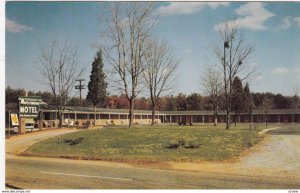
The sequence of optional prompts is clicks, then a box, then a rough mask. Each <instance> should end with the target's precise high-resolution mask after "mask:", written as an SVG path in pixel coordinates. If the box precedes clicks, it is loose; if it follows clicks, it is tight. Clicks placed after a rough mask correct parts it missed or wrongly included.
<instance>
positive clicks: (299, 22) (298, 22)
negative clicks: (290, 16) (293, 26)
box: [294, 17, 300, 27]
mask: <svg viewBox="0 0 300 193" xmlns="http://www.w3.org/2000/svg"><path fill="white" fill-rule="evenodd" d="M294 20H295V21H296V23H297V26H298V27H300V17H295V18H294Z"/></svg>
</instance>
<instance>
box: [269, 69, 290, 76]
mask: <svg viewBox="0 0 300 193" xmlns="http://www.w3.org/2000/svg"><path fill="white" fill-rule="evenodd" d="M272 72H273V73H274V74H277V75H284V74H286V73H288V72H289V70H288V69H287V68H285V67H278V68H275V69H274V70H273V71H272Z"/></svg>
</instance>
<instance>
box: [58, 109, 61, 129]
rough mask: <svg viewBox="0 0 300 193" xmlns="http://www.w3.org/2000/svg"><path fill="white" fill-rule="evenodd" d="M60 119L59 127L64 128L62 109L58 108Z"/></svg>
mask: <svg viewBox="0 0 300 193" xmlns="http://www.w3.org/2000/svg"><path fill="white" fill-rule="evenodd" d="M58 120H59V122H58V127H59V128H62V110H61V109H60V108H59V109H58Z"/></svg>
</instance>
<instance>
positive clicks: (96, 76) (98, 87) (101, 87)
mask: <svg viewBox="0 0 300 193" xmlns="http://www.w3.org/2000/svg"><path fill="white" fill-rule="evenodd" d="M105 79H106V75H105V73H104V72H103V61H102V51H101V50H99V51H98V52H97V55H96V57H95V59H94V61H93V63H92V71H91V75H90V81H89V83H88V94H87V97H86V100H87V101H88V102H90V103H92V104H93V105H94V108H95V112H94V125H96V106H100V107H102V106H103V105H104V104H105V102H106V96H107V91H106V88H107V82H106V81H105Z"/></svg>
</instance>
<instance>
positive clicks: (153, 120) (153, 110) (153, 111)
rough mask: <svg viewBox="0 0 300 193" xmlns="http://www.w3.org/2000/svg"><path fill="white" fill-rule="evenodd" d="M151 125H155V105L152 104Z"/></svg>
mask: <svg viewBox="0 0 300 193" xmlns="http://www.w3.org/2000/svg"><path fill="white" fill-rule="evenodd" d="M151 125H155V105H153V104H152V120H151Z"/></svg>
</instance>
